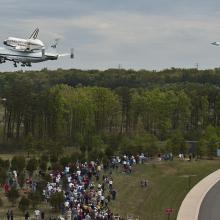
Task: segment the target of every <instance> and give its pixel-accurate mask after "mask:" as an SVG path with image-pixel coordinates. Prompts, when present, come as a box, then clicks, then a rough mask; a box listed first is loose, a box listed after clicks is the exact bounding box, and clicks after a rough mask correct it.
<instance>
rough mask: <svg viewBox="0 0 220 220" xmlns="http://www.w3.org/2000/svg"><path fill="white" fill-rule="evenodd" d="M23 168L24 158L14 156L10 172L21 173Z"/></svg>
mask: <svg viewBox="0 0 220 220" xmlns="http://www.w3.org/2000/svg"><path fill="white" fill-rule="evenodd" d="M24 168H25V158H24V157H23V156H14V157H13V158H12V160H11V170H17V171H18V173H20V172H22V171H23V170H24Z"/></svg>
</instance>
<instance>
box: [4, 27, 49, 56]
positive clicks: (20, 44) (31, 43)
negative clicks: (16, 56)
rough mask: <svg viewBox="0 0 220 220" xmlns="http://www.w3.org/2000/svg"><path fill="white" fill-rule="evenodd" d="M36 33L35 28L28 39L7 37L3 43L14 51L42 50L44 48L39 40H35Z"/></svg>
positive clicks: (37, 31)
mask: <svg viewBox="0 0 220 220" xmlns="http://www.w3.org/2000/svg"><path fill="white" fill-rule="evenodd" d="M38 33H39V28H36V29H35V30H34V32H33V33H32V34H31V36H30V37H29V38H28V39H22V38H16V37H8V38H7V39H6V40H4V42H3V43H4V45H6V46H7V47H9V48H10V49H12V50H16V51H26V52H28V51H30V52H33V51H36V50H42V49H43V48H44V47H45V46H44V43H43V42H42V41H41V40H39V39H37V37H38Z"/></svg>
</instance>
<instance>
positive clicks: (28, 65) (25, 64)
mask: <svg viewBox="0 0 220 220" xmlns="http://www.w3.org/2000/svg"><path fill="white" fill-rule="evenodd" d="M21 66H22V67H26V66H27V67H31V63H22V64H21Z"/></svg>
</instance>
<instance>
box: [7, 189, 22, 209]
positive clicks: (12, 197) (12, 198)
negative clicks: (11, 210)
mask: <svg viewBox="0 0 220 220" xmlns="http://www.w3.org/2000/svg"><path fill="white" fill-rule="evenodd" d="M6 196H7V197H8V200H9V202H11V204H12V205H14V204H15V203H16V200H17V199H18V198H19V196H20V195H19V192H18V190H17V189H16V187H12V188H11V190H10V191H9V192H8V193H7V194H6Z"/></svg>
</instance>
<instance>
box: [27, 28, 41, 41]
mask: <svg viewBox="0 0 220 220" xmlns="http://www.w3.org/2000/svg"><path fill="white" fill-rule="evenodd" d="M38 33H39V28H36V29H35V30H34V32H33V33H32V34H31V36H30V37H29V39H36V38H37V36H38Z"/></svg>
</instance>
